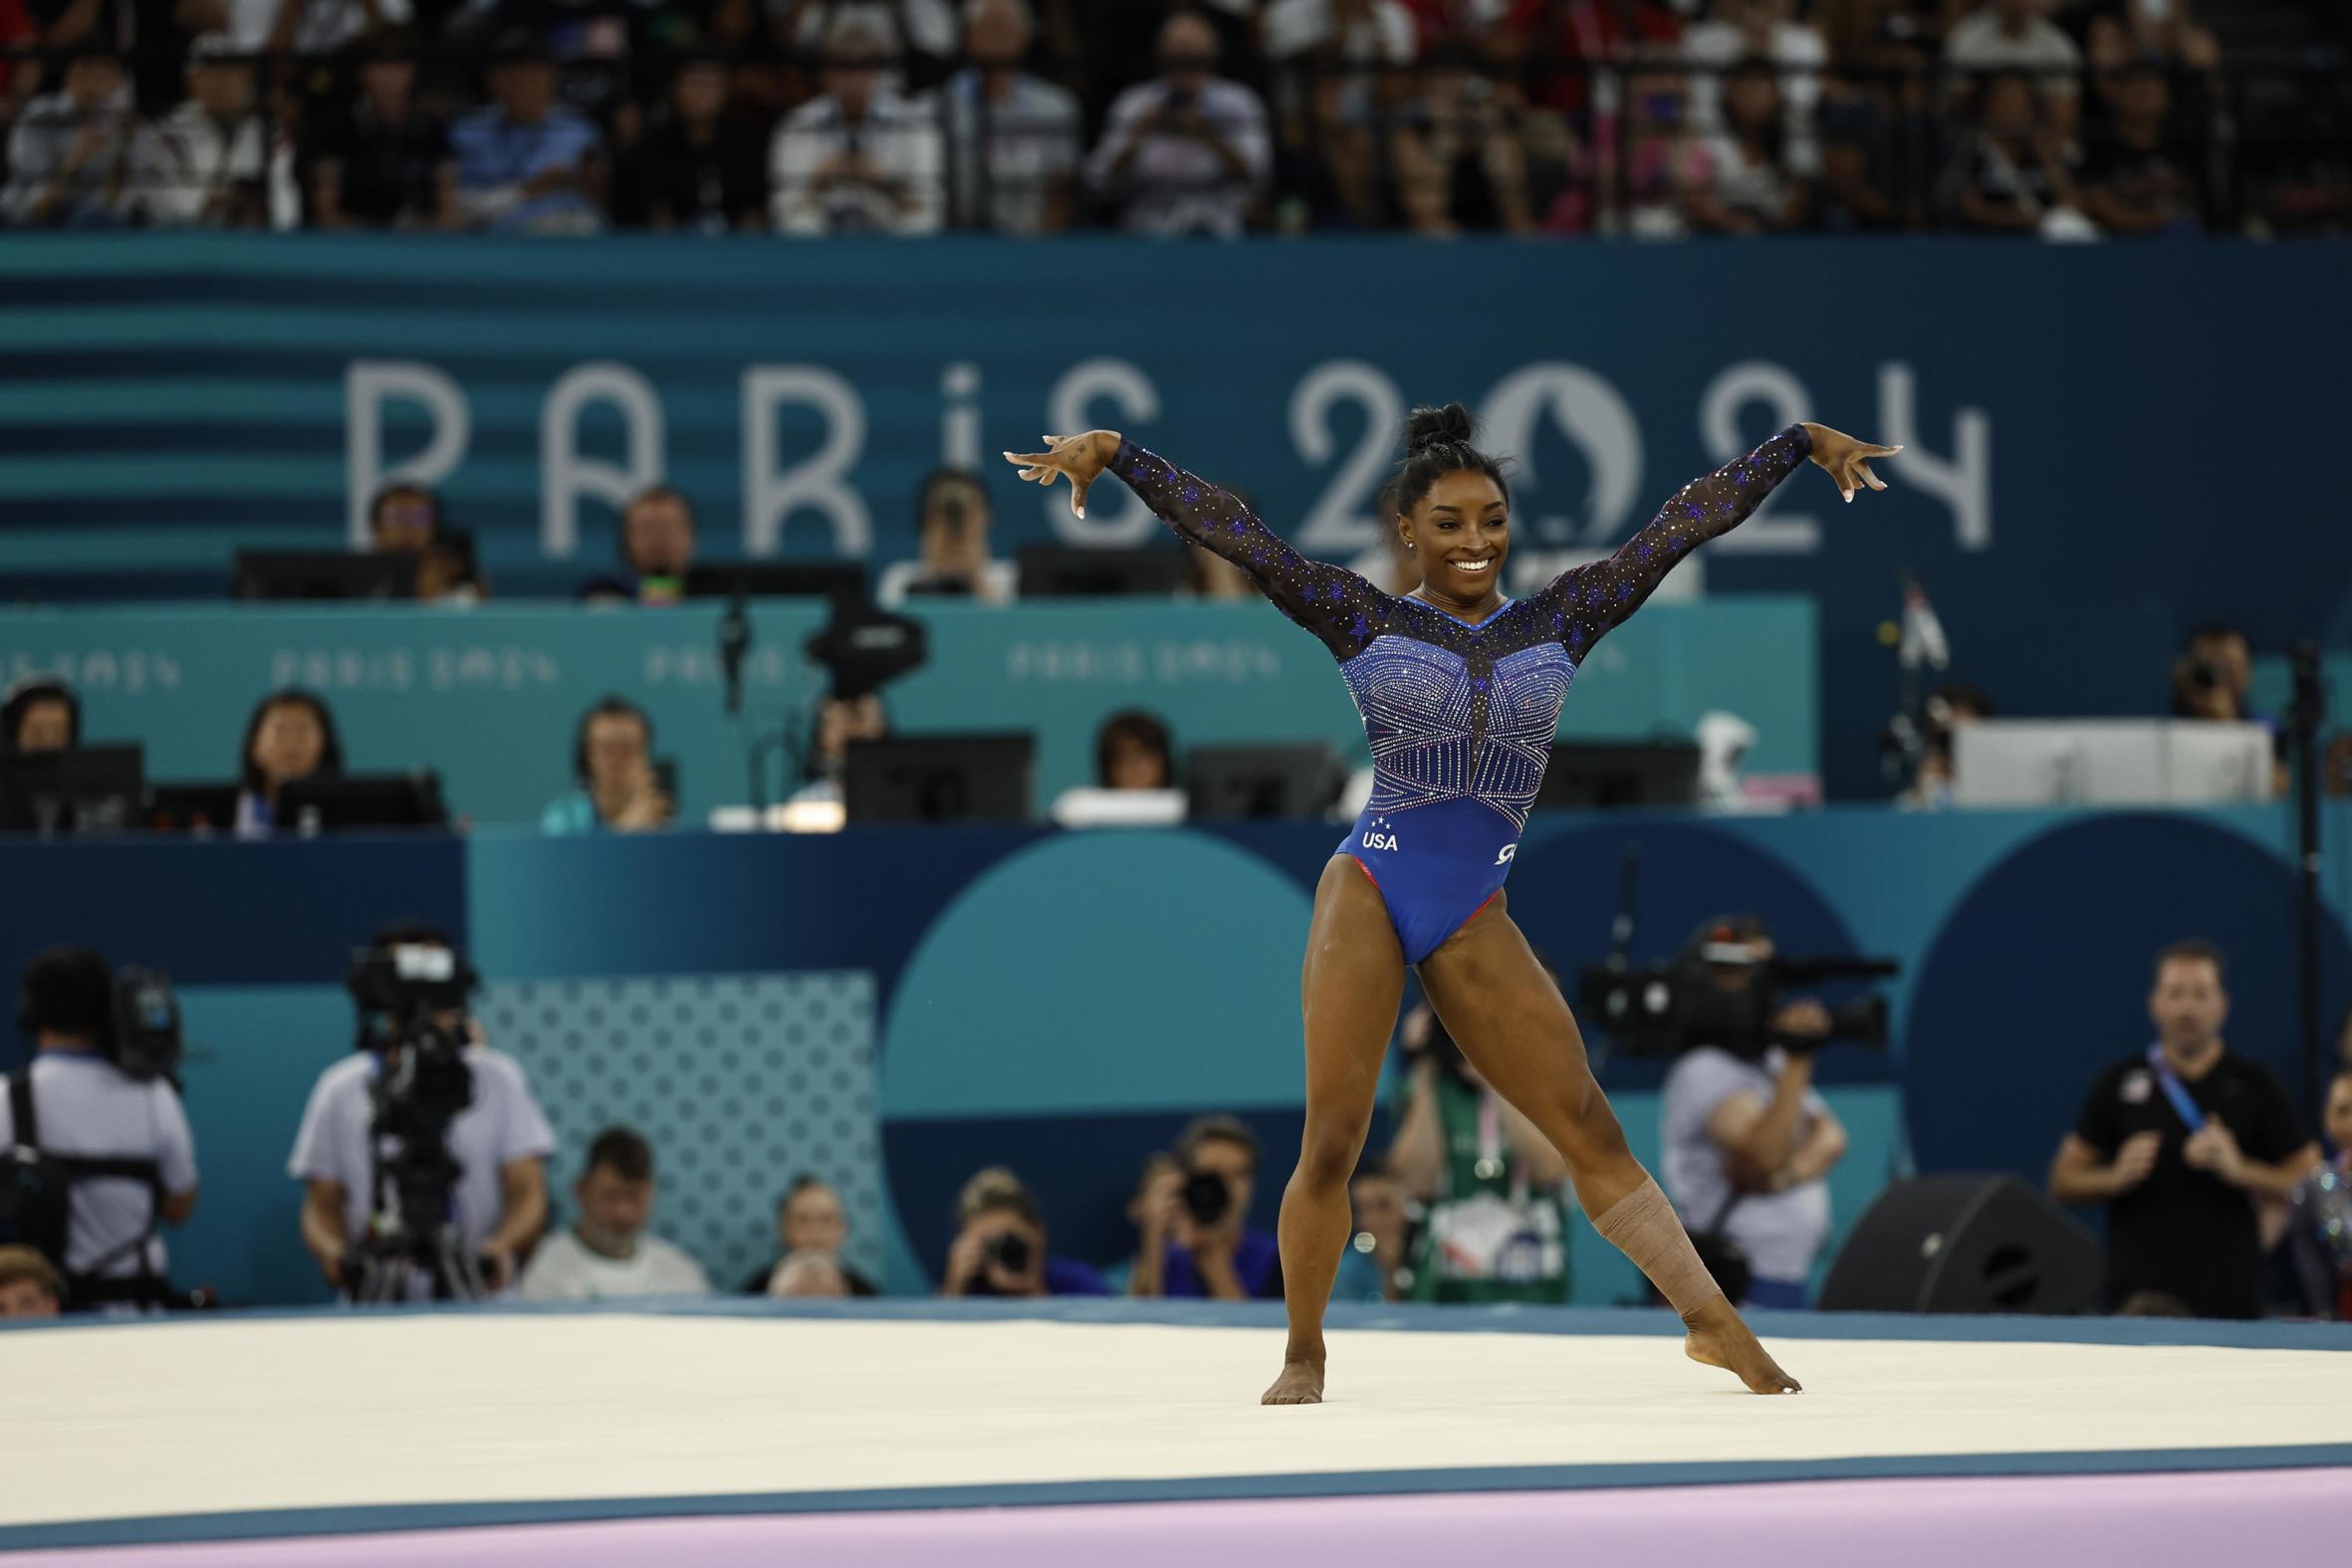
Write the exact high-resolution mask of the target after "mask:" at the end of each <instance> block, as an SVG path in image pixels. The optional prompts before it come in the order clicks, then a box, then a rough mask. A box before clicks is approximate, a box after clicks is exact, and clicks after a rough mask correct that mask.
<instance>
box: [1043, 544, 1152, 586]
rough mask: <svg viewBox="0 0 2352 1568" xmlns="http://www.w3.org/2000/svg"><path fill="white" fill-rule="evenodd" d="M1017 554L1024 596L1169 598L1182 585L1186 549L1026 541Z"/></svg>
mask: <svg viewBox="0 0 2352 1568" xmlns="http://www.w3.org/2000/svg"><path fill="white" fill-rule="evenodd" d="M1018 559H1019V560H1020V562H1021V596H1022V597H1023V598H1083V597H1095V598H1111V597H1118V596H1123V595H1141V596H1158V597H1161V598H1167V597H1170V596H1172V595H1173V594H1174V593H1175V592H1176V591H1177V590H1178V589H1179V588H1181V587H1183V586H1184V552H1183V551H1181V550H1177V549H1172V548H1168V547H1164V546H1163V547H1161V548H1159V549H1145V550H1083V549H1078V548H1076V547H1073V546H1069V545H1024V546H1022V547H1021V554H1020V556H1019V558H1018Z"/></svg>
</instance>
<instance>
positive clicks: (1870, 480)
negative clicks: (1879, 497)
mask: <svg viewBox="0 0 2352 1568" xmlns="http://www.w3.org/2000/svg"><path fill="white" fill-rule="evenodd" d="M1854 472H1855V473H1856V474H1857V475H1859V476H1860V477H1861V480H1862V483H1863V484H1865V485H1868V486H1869V487H1870V488H1871V489H1873V490H1884V489H1886V487H1887V482H1886V481H1885V480H1883V479H1881V478H1879V477H1878V476H1877V475H1876V474H1873V473H1872V472H1871V471H1870V465H1869V464H1868V463H1856V464H1855V465H1854Z"/></svg>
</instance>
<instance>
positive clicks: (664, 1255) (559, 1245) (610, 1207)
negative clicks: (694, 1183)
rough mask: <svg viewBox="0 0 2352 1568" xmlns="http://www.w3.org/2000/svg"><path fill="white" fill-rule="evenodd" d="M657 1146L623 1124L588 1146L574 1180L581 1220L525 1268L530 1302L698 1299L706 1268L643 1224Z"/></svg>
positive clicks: (649, 1208) (704, 1288)
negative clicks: (581, 1167)
mask: <svg viewBox="0 0 2352 1568" xmlns="http://www.w3.org/2000/svg"><path fill="white" fill-rule="evenodd" d="M653 1194H654V1187H653V1148H652V1146H651V1145H650V1144H648V1143H646V1142H645V1140H644V1138H643V1137H641V1136H640V1135H638V1134H637V1133H635V1132H633V1131H631V1130H630V1129H628V1128H626V1127H608V1128H606V1129H605V1130H604V1131H603V1132H601V1133H598V1134H597V1135H596V1141H595V1142H594V1143H592V1144H590V1145H588V1165H587V1168H586V1169H584V1170H583V1171H582V1172H581V1173H580V1180H579V1181H577V1182H575V1183H573V1184H572V1198H573V1201H574V1202H575V1203H577V1204H578V1205H579V1206H580V1217H579V1218H578V1219H577V1220H575V1221H574V1222H573V1225H572V1229H570V1230H569V1231H565V1232H562V1233H561V1234H558V1235H552V1236H549V1237H548V1238H547V1240H546V1241H544V1242H542V1243H541V1244H540V1248H539V1250H538V1251H537V1252H536V1253H534V1254H533V1255H532V1258H531V1266H530V1267H528V1268H526V1269H524V1270H523V1283H522V1287H521V1295H522V1297H523V1299H524V1300H526V1301H612V1300H620V1299H624V1298H627V1297H631V1296H700V1295H708V1294H710V1288H711V1282H710V1278H709V1276H708V1275H706V1274H705V1273H704V1272H703V1271H702V1265H701V1264H700V1263H698V1262H696V1261H695V1260H694V1259H693V1258H692V1257H690V1256H688V1255H687V1254H686V1252H685V1251H683V1250H682V1249H681V1248H679V1247H677V1246H674V1245H672V1244H671V1243H670V1242H668V1241H664V1240H663V1239H662V1238H661V1237H660V1236H657V1235H655V1234H653V1233H652V1232H649V1231H647V1230H646V1229H645V1226H646V1223H647V1221H648V1220H650V1219H651V1217H652V1214H653Z"/></svg>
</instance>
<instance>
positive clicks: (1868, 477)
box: [1805, 421, 1903, 504]
mask: <svg viewBox="0 0 2352 1568" xmlns="http://www.w3.org/2000/svg"><path fill="white" fill-rule="evenodd" d="M1805 434H1806V435H1808V436H1811V437H1812V438H1813V461H1814V462H1816V463H1818V464H1820V465H1821V467H1822V469H1823V471H1825V472H1826V473H1827V474H1828V475H1829V477H1830V478H1831V479H1833V480H1835V481H1837V493H1838V494H1839V495H1841V496H1843V497H1845V498H1846V500H1847V502H1848V503H1849V504H1850V503H1851V502H1852V501H1853V499H1854V492H1855V491H1856V490H1858V489H1860V488H1861V487H1862V486H1864V485H1868V486H1869V487H1870V488H1871V489H1873V490H1884V489H1886V487H1887V485H1886V481H1885V480H1883V479H1881V478H1879V477H1878V476H1877V475H1876V474H1873V473H1872V472H1871V471H1870V460H1871V459H1872V458H1874V457H1893V456H1894V455H1895V454H1896V453H1897V452H1900V451H1902V450H1903V449H1902V448H1901V447H1899V446H1872V445H1871V444H1870V443H1869V442H1867V441H1857V440H1855V439H1854V438H1853V437H1852V436H1850V435H1847V434H1846V433H1845V432H1844V431H1842V430H1832V429H1830V428H1829V427H1828V426H1827V425H1816V424H1813V423H1810V422H1809V421H1808V422H1807V423H1806V425H1805Z"/></svg>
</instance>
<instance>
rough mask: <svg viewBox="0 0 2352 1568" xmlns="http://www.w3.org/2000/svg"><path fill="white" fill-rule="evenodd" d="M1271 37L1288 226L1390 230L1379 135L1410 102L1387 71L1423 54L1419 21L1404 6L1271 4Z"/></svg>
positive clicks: (1340, 0) (1288, 0) (1352, 1)
mask: <svg viewBox="0 0 2352 1568" xmlns="http://www.w3.org/2000/svg"><path fill="white" fill-rule="evenodd" d="M1265 33H1266V53H1267V56H1268V58H1269V59H1270V60H1271V61H1272V62H1273V64H1274V67H1275V70H1276V73H1277V77H1276V83H1275V89H1276V91H1275V112H1276V118H1277V120H1278V122H1279V128H1278V134H1277V138H1276V139H1277V141H1278V143H1279V146H1278V151H1277V154H1276V183H1277V185H1278V187H1279V189H1280V190H1281V192H1282V203H1283V206H1284V208H1285V212H1284V216H1283V218H1282V227H1283V228H1284V229H1285V231H1286V232H1296V231H1297V230H1299V229H1301V228H1304V227H1307V226H1309V225H1311V226H1314V227H1332V226H1338V225H1345V226H1348V227H1353V228H1357V229H1377V228H1383V227H1385V226H1386V225H1387V222H1388V210H1389V208H1388V202H1387V199H1386V197H1385V194H1384V192H1383V191H1382V190H1381V189H1380V185H1381V180H1380V177H1379V173H1380V171H1379V167H1378V160H1379V152H1380V146H1379V138H1378V136H1377V135H1376V133H1375V132H1376V129H1377V127H1378V126H1379V125H1380V124H1381V122H1382V120H1383V119H1384V118H1385V116H1386V115H1387V114H1388V112H1390V110H1391V109H1392V108H1393V107H1394V106H1396V105H1398V104H1400V103H1401V102H1403V100H1404V99H1405V98H1406V97H1407V96H1408V93H1409V87H1410V84H1409V83H1408V82H1407V81H1406V79H1405V78H1404V77H1402V76H1400V75H1392V74H1391V72H1393V71H1394V70H1396V69H1397V68H1401V67H1405V66H1409V65H1411V64H1412V63H1413V61H1414V58H1415V57H1416V56H1417V55H1418V54H1419V53H1420V45H1421V40H1420V33H1419V30H1418V28H1417V27H1416V25H1415V23H1414V20H1413V13H1412V12H1411V11H1409V10H1407V9H1406V8H1405V6H1404V5H1403V4H1402V3H1401V0H1273V3H1272V4H1270V5H1269V6H1268V7H1267V10H1266V23H1265ZM1382 67H1387V68H1390V69H1389V70H1388V71H1383V70H1381V69H1379V68H1382ZM1302 195H1303V197H1304V205H1305V211H1304V212H1303V213H1300V212H1298V211H1297V210H1296V209H1297V205H1298V203H1299V202H1300V199H1301V196H1302Z"/></svg>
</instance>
